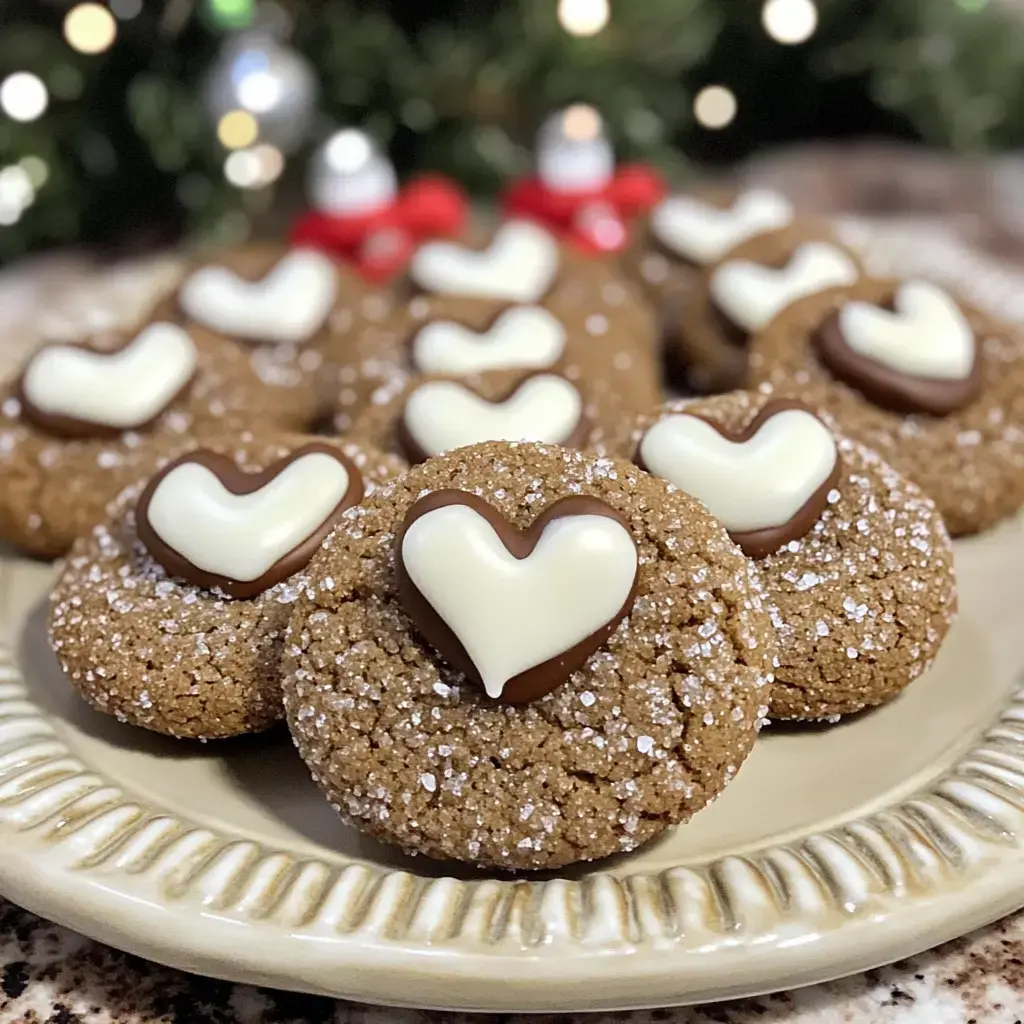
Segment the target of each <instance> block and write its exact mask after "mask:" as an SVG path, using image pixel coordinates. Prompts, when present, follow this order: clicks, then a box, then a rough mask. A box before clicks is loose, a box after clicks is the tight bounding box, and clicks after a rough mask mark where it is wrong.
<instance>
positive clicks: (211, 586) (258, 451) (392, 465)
mask: <svg viewBox="0 0 1024 1024" xmlns="http://www.w3.org/2000/svg"><path fill="white" fill-rule="evenodd" d="M398 469H399V464H398V463H396V462H395V460H391V459H388V458H387V457H386V456H381V455H379V454H378V453H375V452H373V451H371V450H369V449H366V448H364V447H360V446H357V445H355V444H351V443H348V442H343V441H338V440H332V439H325V438H312V437H302V436H290V435H276V436H273V437H268V436H266V435H264V436H262V437H254V436H253V435H252V434H248V433H244V434H243V433H240V434H238V435H236V436H232V437H222V438H220V439H218V440H215V441H210V442H207V443H206V445H205V446H204V447H203V448H197V447H196V446H195V445H194V444H189V445H186V446H185V447H184V450H183V451H181V452H180V453H179V454H178V455H177V456H176V457H175V458H173V459H171V460H170V461H168V462H166V464H165V465H164V466H163V467H162V468H161V469H160V470H159V471H158V472H157V473H156V474H155V475H154V476H153V477H152V478H151V479H150V480H149V481H148V482H145V481H144V482H141V483H138V484H135V485H133V486H131V487H129V488H127V489H126V490H125V492H124V493H123V494H121V495H120V496H119V498H118V499H117V502H116V504H115V505H114V506H113V507H112V509H111V512H110V515H109V519H108V520H107V521H105V522H103V523H102V524H99V525H97V526H95V527H94V528H93V530H92V532H91V533H90V534H87V535H85V536H83V537H81V538H80V539H79V540H78V542H77V543H76V544H75V546H74V548H73V549H72V551H71V553H70V555H69V557H68V559H67V561H66V564H65V567H64V570H63V572H62V574H61V576H60V579H59V580H58V582H57V585H56V587H55V589H54V592H53V595H52V599H51V602H52V603H51V614H50V637H51V642H52V644H53V648H54V651H55V652H56V654H57V657H58V659H59V660H60V663H61V665H62V666H63V668H64V671H65V673H66V675H67V677H68V679H69V681H70V683H71V685H72V686H73V687H74V688H75V689H76V690H77V691H78V692H79V693H80V694H81V695H82V696H83V697H84V698H85V699H86V700H87V701H88V702H89V703H90V704H91V705H92V706H93V707H94V708H96V709H97V710H99V711H102V712H104V713H105V714H108V715H113V716H115V717H116V718H118V719H119V720H121V721H123V722H129V723H131V724H132V725H137V726H141V727H142V728H145V729H151V730H154V731H155V732H161V733H166V734H168V735H170V736H178V737H183V738H197V739H220V738H224V737H228V736H236V735H240V734H242V733H250V732H259V731H261V730H263V729H266V728H268V727H269V726H271V725H273V724H274V722H276V721H278V719H280V717H281V714H282V712H281V699H280V686H279V677H280V658H281V648H282V644H283V642H284V631H285V626H286V623H287V620H288V616H289V613H290V610H291V604H292V603H293V602H294V601H295V599H296V598H297V596H298V595H299V594H300V593H302V592H303V591H304V590H306V589H308V587H309V586H311V583H310V581H309V577H308V576H307V575H306V572H305V570H306V565H307V563H308V561H309V559H310V557H311V556H312V555H313V553H314V552H315V551H316V548H317V547H318V546H319V543H320V542H321V541H322V539H323V537H324V536H325V535H326V534H327V533H328V532H329V530H330V529H331V528H333V526H334V525H335V524H336V523H337V522H338V521H339V519H341V518H343V516H344V514H345V511H346V510H347V509H349V508H351V506H352V505H354V504H356V503H357V502H358V501H360V500H361V499H362V498H363V497H364V495H368V494H372V493H373V489H374V487H375V486H376V485H377V484H379V483H380V482H381V481H383V480H386V479H388V478H389V477H391V476H394V475H395V474H396V473H397V471H398ZM316 585H317V586H328V585H329V583H328V582H327V581H326V580H323V579H319V580H318V581H317V583H316Z"/></svg>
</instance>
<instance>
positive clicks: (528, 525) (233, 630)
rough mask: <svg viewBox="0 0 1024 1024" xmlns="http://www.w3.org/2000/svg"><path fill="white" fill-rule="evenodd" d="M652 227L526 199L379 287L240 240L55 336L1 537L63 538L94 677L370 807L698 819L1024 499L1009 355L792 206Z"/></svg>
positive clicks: (27, 415)
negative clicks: (135, 309)
mask: <svg viewBox="0 0 1024 1024" xmlns="http://www.w3.org/2000/svg"><path fill="white" fill-rule="evenodd" d="M635 228H636V230H635V231H634V232H633V234H632V235H631V236H630V242H629V245H628V247H624V248H623V250H622V251H620V252H614V253H594V252H583V251H582V250H581V249H580V248H579V247H576V246H574V245H572V244H571V242H570V241H568V240H567V239H566V238H563V237H559V236H558V235H557V234H556V233H553V232H552V231H551V230H549V228H548V227H544V226H541V225H540V224H538V223H537V222H536V220H532V219H529V218H526V219H524V218H522V217H519V216H514V217H510V218H509V219H507V220H504V221H502V222H501V223H499V224H498V225H497V227H495V228H492V229H489V230H486V231H485V230H482V229H481V230H477V229H471V230H470V231H469V232H468V233H467V234H466V235H465V236H464V237H460V238H457V239H449V240H444V241H442V240H432V241H430V240H428V241H426V242H424V243H423V244H422V245H420V246H419V247H418V249H417V250H416V251H415V253H413V254H411V258H410V260H409V261H408V263H407V265H406V266H405V269H404V270H403V272H402V273H401V274H400V275H398V276H397V277H396V278H395V279H394V280H392V281H391V282H389V283H387V284H380V283H374V284H369V283H368V282H367V281H365V280H364V279H362V278H360V276H359V275H358V274H357V273H355V272H354V270H353V269H352V267H350V266H348V265H346V264H345V263H344V262H343V261H338V260H335V259H332V258H329V257H327V256H325V255H323V254H320V253H317V252H314V251H311V250H305V249H299V250H289V249H288V248H287V247H284V246H281V247H278V248H265V247H261V248H259V249H244V250H240V251H238V252H232V253H224V254H220V255H218V256H217V257H216V258H215V259H213V260H211V261H203V262H202V263H201V264H198V265H196V266H194V267H193V268H192V269H191V270H190V272H189V273H188V274H187V275H186V276H185V278H184V280H183V281H182V282H181V284H180V286H179V287H178V289H177V291H176V292H175V293H174V294H171V295H168V296H165V297H163V298H162V299H161V300H160V301H159V302H158V303H157V304H156V306H155V308H154V311H153V313H152V315H151V317H150V318H149V319H148V320H147V321H146V322H145V323H140V324H136V325H133V326H132V328H131V329H129V330H126V331H125V332H124V333H123V334H121V335H117V336H114V335H106V334H105V335H102V336H95V337H88V338H82V339H81V341H80V343H77V344H60V345H49V346H46V347H43V348H42V349H40V350H39V351H38V352H37V353H36V354H35V355H34V356H33V358H32V359H31V360H29V362H28V363H27V364H26V366H25V367H24V369H23V372H22V373H21V375H20V377H19V378H18V380H16V381H15V382H13V383H12V384H11V385H10V386H9V389H8V394H7V396H6V398H4V399H3V400H2V402H0V414H2V421H0V496H2V497H0V531H2V534H3V537H4V538H5V539H6V540H8V541H9V542H11V543H13V544H15V545H17V546H18V547H20V548H22V549H23V550H25V551H27V552H29V553H32V554H34V555H36V556H39V557H55V556H61V555H64V556H66V557H65V559H64V561H63V563H62V568H61V572H60V575H59V578H58V580H57V583H56V585H55V588H54V592H53V598H52V611H51V618H50V632H51V639H52V645H53V649H54V651H55V652H56V655H57V658H58V659H59V661H60V663H61V665H62V666H63V668H64V671H65V673H66V675H67V678H68V680H69V682H70V684H71V685H72V686H73V687H74V688H75V689H76V690H77V691H78V692H79V693H80V694H81V695H82V696H83V697H84V698H85V699H86V700H88V701H89V703H90V704H91V705H92V706H93V707H95V708H97V709H98V710H100V711H102V712H105V713H107V714H110V715H113V716H115V717H117V718H118V719H120V720H121V721H124V722H126V723H130V724H131V725H134V726H139V727H142V728H146V729H151V730H155V731H157V732H161V733H165V734H167V735H170V736H175V737H180V738H182V739H183V740H187V739H200V740H215V739H220V738H225V737H230V736H237V735H240V734H244V733H255V732H260V731H263V730H266V729H269V728H270V727H271V726H273V725H275V723H277V722H279V721H281V720H282V719H284V720H286V722H287V725H288V727H289V728H290V730H291V733H292V736H293V739H294V741H295V745H296V747H297V748H298V752H299V754H300V755H301V757H302V758H303V759H304V760H305V761H306V763H307V765H308V766H309V769H310V771H311V773H312V776H313V778H314V779H315V781H316V783H317V784H318V785H319V786H320V788H321V789H322V790H323V791H324V794H325V796H326V797H327V799H328V800H329V801H330V802H331V803H332V805H333V806H334V807H335V808H336V809H337V810H338V811H339V813H340V814H341V815H342V817H343V818H344V819H345V821H346V822H348V823H349V824H350V825H352V826H354V827H356V828H358V829H361V830H363V831H365V832H367V833H370V834H372V835H374V836H376V837H377V838H379V839H382V840H384V841H387V842H390V843H394V844H396V845H398V846H399V847H401V848H402V849H404V850H406V851H407V852H410V853H421V854H426V855H428V856H431V857H437V858H448V859H454V860H459V861H465V862H469V863H473V864H478V865H482V866H485V867H492V868H503V869H516V870H519V869H538V868H557V867H560V866H563V865H566V864H569V863H573V862H576V861H582V860H592V859H595V858H600V857H604V856H607V855H610V854H614V853H621V852H624V851H629V850H632V849H635V848H636V847H638V846H639V845H641V844H642V843H644V842H646V841H648V840H650V839H652V838H653V837H655V836H657V835H659V834H660V833H662V832H663V831H664V830H666V829H668V828H670V827H672V826H676V825H679V824H682V823H684V822H686V821H687V820H688V819H689V818H690V817H691V816H692V815H693V814H695V813H697V812H698V811H699V810H700V809H701V808H703V807H704V806H705V805H707V804H708V803H709V802H710V801H711V800H713V799H714V798H715V797H716V796H717V795H718V794H719V793H721V792H722V790H723V789H724V788H725V787H726V786H727V785H728V783H729V781H730V780H731V779H732V778H733V777H734V776H735V774H736V773H737V771H738V770H739V769H740V767H741V766H742V764H743V761H744V759H745V758H746V756H747V755H748V754H749V752H750V750H751V748H752V747H753V745H754V742H755V740H756V738H757V735H758V731H759V729H760V728H761V726H762V725H763V724H764V723H765V721H766V720H768V719H769V718H775V719H802V720H833V721H834V720H835V719H836V718H837V717H838V716H842V715H849V714H854V713H857V712H860V711H862V710H864V709H866V708H870V707H872V706H875V705H878V704H881V703H883V702H885V701H887V700H889V699H891V698H893V697H895V696H896V695H897V694H898V693H899V692H900V691H901V690H902V689H903V688H905V687H906V686H908V685H909V684H910V683H911V682H913V681H914V680H915V679H917V678H918V677H919V676H920V675H921V674H922V673H923V672H924V671H925V670H926V669H927V667H928V666H929V665H930V664H931V662H932V660H933V659H934V658H935V656H936V654H937V653H938V651H939V649H940V647H941V645H942V642H943V639H944V637H945V636H946V634H947V631H948V629H949V627H950V624H951V622H952V620H953V618H954V615H955V612H956V589H955V584H954V574H953V549H952V545H951V542H950V534H951V533H952V534H958V535H962V534H967V533H974V532H978V531H981V530H984V529H987V528H989V527H991V526H993V525H994V524H995V523H996V522H997V521H998V520H999V519H1001V518H1003V517H1005V516H1007V515H1009V514H1011V513H1013V512H1014V511H1016V509H1018V508H1019V507H1020V505H1021V504H1022V503H1024V347H1022V343H1021V340H1020V338H1019V337H1018V336H1017V334H1016V333H1015V332H1014V331H1012V330H1011V329H1010V328H1008V327H1007V326H1006V325H1004V324H1001V323H998V322H996V321H994V320H993V319H992V318H990V317H989V316H987V315H984V314H982V313H981V312H980V311H978V310H976V309H974V308H972V307H971V306H970V305H968V304H967V303H966V302H964V301H963V300H962V299H960V298H958V297H957V296H955V295H953V294H952V293H950V292H949V291H948V290H946V289H944V288H942V287H939V286H937V285H936V284H934V283H930V282H926V281H913V280H912V281H898V280H879V279H873V278H870V277H867V276H865V275H864V273H863V269H862V267H861V264H860V261H859V260H858V258H857V256H856V254H855V253H853V252H851V251H849V250H848V249H847V248H846V247H845V246H844V245H842V244H841V242H840V241H838V240H837V238H836V237H835V236H834V235H833V234H832V232H831V231H830V230H829V229H828V228H827V227H825V226H820V225H817V224H814V223H809V222H807V221H805V220H804V219H803V218H800V217H798V216H797V215H796V214H795V212H794V211H793V209H792V208H791V206H790V205H789V204H788V203H787V202H785V201H784V200H783V199H781V198H780V197H777V196H772V195H768V194H764V193H753V194H747V195H739V196H724V195H717V194H716V195H702V196H688V197H671V198H668V199H665V200H663V201H662V202H661V203H659V204H657V205H655V206H654V207H653V209H651V210H650V212H649V213H648V214H646V215H645V217H644V219H643V222H642V223H638V224H636V225H635ZM663 364H670V365H671V366H673V367H680V366H683V367H685V368H686V372H687V374H688V380H689V381H690V384H691V385H699V386H700V389H701V391H702V392H703V394H702V395H701V396H700V397H690V398H686V399H679V398H676V399H672V400H668V401H666V397H665V393H664V391H663V386H662V366H663Z"/></svg>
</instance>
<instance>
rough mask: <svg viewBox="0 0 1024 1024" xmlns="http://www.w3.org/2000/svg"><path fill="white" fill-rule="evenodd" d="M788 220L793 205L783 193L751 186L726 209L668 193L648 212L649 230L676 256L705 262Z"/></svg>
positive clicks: (783, 225)
mask: <svg viewBox="0 0 1024 1024" xmlns="http://www.w3.org/2000/svg"><path fill="white" fill-rule="evenodd" d="M792 220H793V205H792V203H790V201H789V200H788V199H786V198H785V196H781V195H779V194H778V193H777V192H768V191H766V190H764V189H752V190H751V191H750V192H744V193H743V194H742V195H741V196H738V197H737V199H736V201H735V202H734V203H733V205H732V206H731V207H730V208H729V209H727V210H720V209H718V208H717V207H715V206H711V205H710V204H708V203H702V202H701V201H700V200H699V199H696V198H694V197H693V196H670V197H669V198H668V199H664V200H662V201H661V202H660V203H659V204H658V205H657V206H656V207H655V208H654V209H653V210H652V211H651V230H652V231H653V232H654V235H655V237H656V238H657V239H658V240H659V241H660V242H662V243H663V244H664V245H666V246H667V247H668V248H669V249H672V250H673V251H674V252H677V253H679V255H680V256H684V257H685V258H686V259H688V260H692V261H693V262H694V263H699V264H702V265H707V264H709V263H714V262H715V261H716V260H720V259H721V258H722V257H723V256H724V255H725V254H726V253H727V252H729V250H730V249H734V248H735V247H736V246H737V245H740V244H741V243H742V242H746V241H747V240H748V239H751V238H754V237H755V236H756V235H762V234H764V233H765V232H767V231H777V230H778V229H779V228H784V227H786V225H787V224H790V223H791V222H792Z"/></svg>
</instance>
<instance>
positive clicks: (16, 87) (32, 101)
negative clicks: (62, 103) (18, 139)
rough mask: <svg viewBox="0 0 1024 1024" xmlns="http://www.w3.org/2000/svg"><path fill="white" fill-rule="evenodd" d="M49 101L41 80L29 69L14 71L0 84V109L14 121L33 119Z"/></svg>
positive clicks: (41, 112) (38, 115) (39, 114)
mask: <svg viewBox="0 0 1024 1024" xmlns="http://www.w3.org/2000/svg"><path fill="white" fill-rule="evenodd" d="M49 102H50V97H49V94H48V93H47V91H46V86H45V85H43V80H42V79H41V78H40V77H39V76H38V75H33V74H32V73H31V72H29V71H15V73H14V74H13V75H8V76H7V77H6V78H5V79H4V80H3V83H2V84H0V110H3V112H4V113H5V114H6V115H7V116H8V117H10V118H12V119H13V120H15V121H34V120H35V119H36V118H37V117H41V116H42V114H43V112H44V111H45V110H46V107H47V104H48V103H49Z"/></svg>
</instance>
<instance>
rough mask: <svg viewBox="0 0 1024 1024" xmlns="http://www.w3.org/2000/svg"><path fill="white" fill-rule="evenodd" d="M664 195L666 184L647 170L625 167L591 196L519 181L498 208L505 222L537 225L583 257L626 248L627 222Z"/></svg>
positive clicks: (528, 180)
mask: <svg viewBox="0 0 1024 1024" xmlns="http://www.w3.org/2000/svg"><path fill="white" fill-rule="evenodd" d="M664 195H665V183H664V182H663V181H662V179H661V175H659V174H658V172H657V171H655V170H654V169H653V168H652V167H647V166H646V165H644V164H624V165H623V166H622V167H620V168H619V169H618V170H617V171H616V173H615V177H613V178H612V180H611V181H610V182H609V183H608V184H607V185H606V186H605V187H604V188H603V189H600V190H597V191H593V192H553V191H552V190H551V189H549V188H548V187H547V186H546V185H545V184H544V183H543V182H542V181H541V180H540V179H539V178H523V179H521V180H520V181H517V182H515V183H514V184H513V185H512V186H511V188H509V190H508V191H507V192H506V193H505V196H504V199H503V201H502V205H503V207H504V210H505V213H506V216H512V217H525V218H526V219H527V220H534V221H537V222H538V223H540V224H543V225H544V226H545V227H546V228H548V229H549V230H551V231H552V232H554V233H555V234H556V235H558V236H560V237H562V238H565V239H567V240H568V241H570V242H572V243H573V244H574V245H575V246H576V247H577V248H579V249H582V250H583V251H584V252H591V253H605V252H617V251H619V250H621V249H623V248H625V246H626V244H627V242H628V241H629V225H630V221H632V220H634V219H635V218H636V217H639V216H641V215H642V214H644V213H646V212H647V211H648V210H649V209H650V208H651V207H652V206H654V205H655V203H657V202H659V201H660V200H661V199H662V198H663V197H664Z"/></svg>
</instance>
